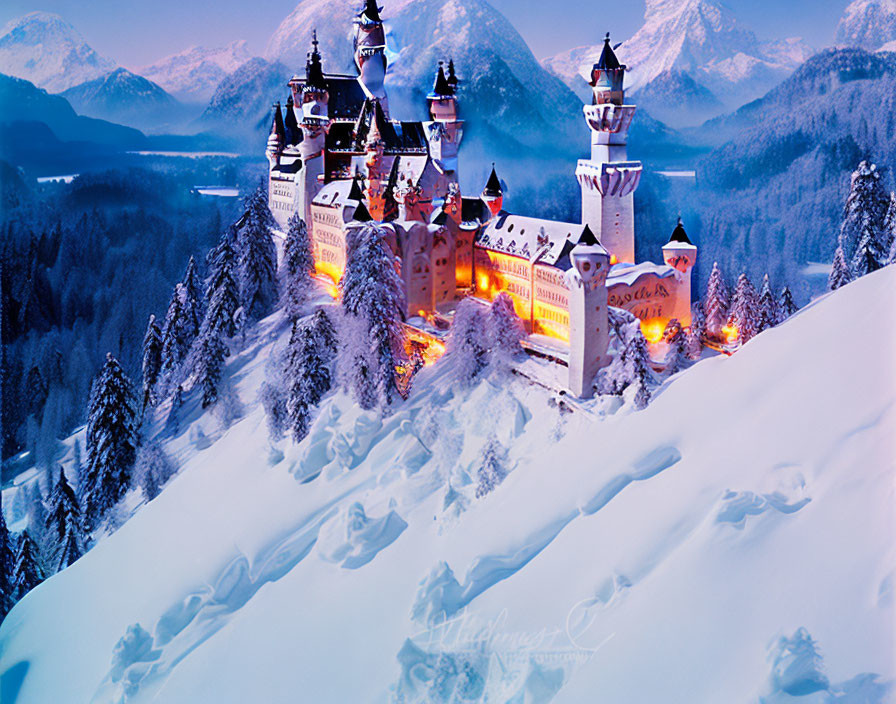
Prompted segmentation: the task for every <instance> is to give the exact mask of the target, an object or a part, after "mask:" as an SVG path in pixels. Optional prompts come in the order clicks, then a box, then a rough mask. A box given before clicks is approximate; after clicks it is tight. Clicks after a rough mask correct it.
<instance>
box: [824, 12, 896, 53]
mask: <svg viewBox="0 0 896 704" xmlns="http://www.w3.org/2000/svg"><path fill="white" fill-rule="evenodd" d="M892 41H896V0H855V1H854V2H851V3H850V4H849V5H848V6H847V8H846V10H845V12H844V13H843V17H842V18H841V19H840V23H839V24H838V25H837V43H838V44H841V45H846V46H858V47H862V48H863V49H868V50H869V51H874V50H875V49H878V48H880V47H882V46H883V45H884V44H886V43H887V42H892Z"/></svg>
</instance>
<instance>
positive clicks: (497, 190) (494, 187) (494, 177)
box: [480, 164, 504, 217]
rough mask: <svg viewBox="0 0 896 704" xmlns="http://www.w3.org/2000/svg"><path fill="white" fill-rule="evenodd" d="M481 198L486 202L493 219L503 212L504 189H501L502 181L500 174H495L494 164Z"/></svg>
mask: <svg viewBox="0 0 896 704" xmlns="http://www.w3.org/2000/svg"><path fill="white" fill-rule="evenodd" d="M480 197H481V198H482V200H483V201H485V204H486V206H488V211H489V212H490V213H491V214H492V217H495V216H496V215H497V214H498V213H500V212H501V208H502V206H503V205H504V189H503V188H502V187H501V181H500V179H498V174H497V173H496V172H495V165H494V164H492V173H491V175H489V177H488V181H486V183H485V188H483V189H482V195H481V196H480Z"/></svg>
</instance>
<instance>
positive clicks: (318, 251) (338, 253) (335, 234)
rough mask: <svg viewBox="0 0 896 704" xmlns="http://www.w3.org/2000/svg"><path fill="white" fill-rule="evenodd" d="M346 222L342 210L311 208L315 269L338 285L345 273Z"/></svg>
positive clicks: (317, 206) (320, 207)
mask: <svg viewBox="0 0 896 704" xmlns="http://www.w3.org/2000/svg"><path fill="white" fill-rule="evenodd" d="M344 227H345V222H344V221H343V218H342V208H341V207H340V208H327V207H324V206H320V205H312V206H311V248H312V252H313V254H314V269H315V271H316V272H317V274H318V275H320V276H325V277H326V278H328V279H329V280H330V281H332V283H333V284H334V285H335V284H338V283H339V280H340V279H341V278H342V272H343V271H345V251H346V247H345V230H344Z"/></svg>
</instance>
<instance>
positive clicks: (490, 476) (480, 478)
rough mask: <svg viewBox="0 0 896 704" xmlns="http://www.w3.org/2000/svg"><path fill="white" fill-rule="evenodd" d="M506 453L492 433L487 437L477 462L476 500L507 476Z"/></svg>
mask: <svg viewBox="0 0 896 704" xmlns="http://www.w3.org/2000/svg"><path fill="white" fill-rule="evenodd" d="M506 459H507V451H506V450H505V449H504V447H503V446H502V445H501V443H500V442H498V438H497V437H496V436H495V434H494V433H492V434H491V435H489V437H488V440H486V442H485V445H484V446H483V448H482V454H481V456H480V460H479V469H478V470H477V472H476V477H477V484H476V498H477V499H481V498H482V497H483V496H485V495H486V494H488V493H489V492H490V491H491V490H492V489H494V488H495V487H496V486H498V484H500V483H501V482H502V481H504V477H506V476H507V467H506V466H505V465H506Z"/></svg>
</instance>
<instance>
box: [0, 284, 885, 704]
mask: <svg viewBox="0 0 896 704" xmlns="http://www.w3.org/2000/svg"><path fill="white" fill-rule="evenodd" d="M894 286H896V267H888V268H887V269H886V270H883V271H880V272H877V273H875V274H872V275H870V276H868V277H865V278H863V279H861V280H859V281H857V282H855V283H852V284H849V285H848V286H846V287H844V288H843V289H841V290H839V291H838V292H836V293H835V294H833V295H830V296H827V297H825V298H823V299H821V300H819V301H817V302H816V303H814V304H812V305H811V306H810V307H808V308H807V309H805V310H803V311H802V312H800V313H799V314H798V315H796V316H795V317H794V318H792V319H791V320H790V321H788V322H786V323H785V324H783V325H782V326H780V327H778V328H775V329H773V330H770V331H767V332H765V333H763V334H761V335H759V336H758V337H757V338H755V339H754V340H752V341H751V342H750V343H749V344H747V345H746V346H745V347H744V348H743V349H742V350H741V351H739V352H738V353H737V354H735V355H734V356H733V357H731V358H723V357H716V358H713V359H709V360H706V361H704V362H701V363H699V364H698V365H696V367H694V368H692V369H691V370H689V371H686V372H684V373H682V374H680V375H679V376H677V377H675V378H674V379H672V380H671V382H670V383H668V384H667V386H666V387H665V388H664V389H663V390H662V392H661V393H660V394H659V395H658V396H657V398H656V399H655V400H654V402H653V403H652V404H651V405H650V406H649V407H648V408H647V409H646V410H645V411H642V412H640V413H628V412H627V411H626V410H625V409H623V410H622V411H619V412H618V413H617V414H615V415H610V416H607V417H604V418H603V419H600V418H598V417H596V416H594V415H591V414H586V413H582V412H576V413H573V414H560V412H559V411H557V410H556V407H553V406H551V405H549V403H548V400H549V399H548V396H547V394H546V392H544V391H543V390H541V389H538V388H535V387H527V386H525V385H523V383H522V382H521V381H520V380H518V379H517V380H515V381H512V382H507V381H506V380H504V379H501V378H499V377H496V376H492V377H491V378H489V379H488V380H486V381H483V382H482V383H481V384H480V385H479V386H478V387H476V388H474V389H473V390H471V391H469V392H462V391H459V390H458V389H457V388H456V384H455V383H454V382H453V380H452V379H451V376H450V372H451V368H450V365H448V364H446V363H440V364H437V365H435V366H434V367H432V368H429V369H428V370H426V371H425V372H423V376H422V377H421V379H420V382H419V384H418V387H417V389H416V391H415V393H414V394H413V396H412V398H411V400H410V401H408V402H407V403H405V404H403V405H402V406H400V407H399V408H398V409H397V411H396V412H395V414H394V415H392V416H390V417H388V418H386V419H385V420H383V421H381V420H379V419H377V418H375V417H374V416H372V415H371V414H368V413H361V412H359V411H358V410H357V409H355V408H353V407H352V406H351V404H350V403H348V402H347V401H346V399H345V398H344V397H342V396H339V395H337V396H332V397H330V398H328V399H327V400H325V402H324V403H323V406H322V408H321V412H320V416H319V418H318V420H317V421H316V423H315V425H314V427H313V428H312V431H311V434H310V436H309V437H308V438H307V439H306V440H305V441H304V442H303V443H301V444H300V445H298V446H293V445H292V444H291V443H289V442H281V443H279V444H278V446H277V447H276V448H272V447H271V446H270V444H269V442H268V441H267V440H266V430H265V427H264V419H263V417H262V413H261V411H260V409H259V408H258V404H257V403H256V401H255V395H256V393H257V390H258V386H259V384H260V381H261V379H262V377H263V368H264V365H265V363H266V360H267V358H268V356H269V355H270V353H271V344H272V341H274V340H280V341H281V342H282V341H283V339H284V335H285V333H286V331H285V329H284V328H283V326H282V325H279V324H278V320H277V318H276V316H275V317H273V318H272V319H269V320H268V321H266V322H265V323H264V324H263V327H262V330H261V332H260V334H259V336H258V339H257V340H254V341H252V342H251V343H250V345H249V347H248V348H247V349H246V350H245V351H244V352H243V353H242V354H241V355H240V356H239V357H237V358H236V359H234V360H232V361H231V363H230V365H229V368H228V369H229V373H230V374H231V376H232V379H233V381H234V383H235V384H236V388H237V390H238V392H239V395H240V397H241V399H242V402H243V404H244V408H245V415H244V417H243V418H242V419H241V420H239V421H238V422H236V423H235V424H233V425H232V426H231V427H229V428H228V429H224V428H223V427H222V425H221V423H220V422H219V421H218V419H217V418H216V417H215V416H214V414H206V415H202V416H198V417H196V418H195V420H194V421H193V422H192V423H188V422H187V421H188V419H184V421H185V422H184V424H183V428H184V431H183V433H182V434H181V435H180V437H177V438H174V439H171V440H170V441H169V442H168V443H167V449H168V451H169V452H170V453H171V454H173V455H174V456H176V458H177V459H178V461H179V462H180V463H182V469H181V472H180V474H179V475H178V476H177V477H176V478H175V479H174V480H173V481H172V482H171V483H170V484H169V485H168V486H167V487H166V488H165V490H164V491H163V493H162V494H161V495H160V496H159V497H158V498H157V499H156V500H155V501H153V502H152V503H150V504H149V505H147V506H146V507H144V508H143V509H141V510H140V511H139V512H138V513H137V514H136V515H135V516H134V517H133V518H132V519H131V520H130V521H129V522H128V523H127V524H125V525H124V526H123V527H122V528H121V529H120V530H119V531H118V532H117V533H115V534H114V535H112V536H111V537H109V538H108V539H105V540H103V541H102V542H101V543H100V544H99V545H98V546H97V547H96V548H95V549H94V550H92V551H91V552H90V553H88V554H87V555H86V556H85V557H84V558H82V559H81V560H80V561H78V562H77V563H76V564H75V565H74V566H73V567H71V568H69V569H67V570H65V571H64V572H62V573H60V574H59V575H57V576H55V577H53V578H52V579H50V580H49V581H48V582H46V583H44V584H43V585H41V586H40V587H38V588H37V589H36V590H34V591H33V592H32V593H30V594H29V595H28V596H27V597H26V598H25V599H24V600H23V601H21V602H20V603H19V604H18V605H17V606H16V607H15V608H14V609H13V611H12V612H11V613H10V615H9V616H8V617H7V619H6V621H5V622H4V623H3V624H2V627H0V677H2V688H3V689H2V692H3V701H4V702H6V701H10V702H13V701H14V702H16V703H17V704H30V703H31V702H35V703H36V702H49V701H78V702H83V701H93V702H111V701H119V698H120V697H121V694H122V692H123V691H127V692H128V695H127V698H126V701H127V702H150V701H154V702H166V703H179V702H185V703H186V702H197V701H214V702H217V703H221V702H247V701H258V702H278V701H296V700H301V701H315V702H348V701H351V702H369V701H388V700H391V699H396V698H399V697H401V698H402V701H420V702H424V701H426V702H432V701H486V700H487V701H489V702H508V701H526V702H546V701H549V700H551V699H552V698H554V699H556V701H563V702H582V701H594V700H595V693H598V692H599V693H600V696H599V700H600V701H608V702H673V701H674V702H684V701H687V702H707V703H716V702H756V701H757V700H760V697H762V699H761V701H765V702H769V703H770V702H775V703H781V702H791V703H793V704H795V703H797V702H799V703H801V704H810V703H811V704H818V702H833V701H834V699H835V697H838V696H840V695H842V694H843V693H847V694H848V695H849V696H843V697H842V698H837V699H836V701H838V702H841V704H843V703H844V702H853V703H854V704H855V702H859V701H861V702H884V701H889V700H891V697H892V695H893V693H894V690H893V688H892V681H893V678H894V677H896V664H894V663H896V648H894V632H893V629H892V624H893V619H894V615H896V614H894V604H893V598H894V580H896V570H894V567H896V553H894V548H893V544H892V540H891V536H892V535H893V531H894V529H896V516H894V509H893V506H894V495H893V491H894V490H893V486H894V482H893V479H894V472H896V467H894V458H896V447H894V428H896V405H894V400H896V383H894V382H896V378H894V372H893V368H892V349H893V347H894V344H896V335H894V332H893V326H892V325H887V324H881V323H882V321H886V320H888V319H889V316H890V313H891V307H892V295H891V294H892V291H893V289H894ZM194 404H195V402H194ZM186 408H192V410H191V412H192V413H193V414H194V415H197V414H198V411H197V410H196V408H195V405H194V406H191V405H190V402H189V401H188V404H187V406H186ZM492 431H494V432H495V433H496V434H497V437H498V439H499V440H500V442H501V443H502V444H503V445H505V446H506V447H509V448H510V451H509V458H508V466H509V467H510V468H511V469H512V471H511V473H510V475H509V476H508V478H507V479H506V480H505V481H504V483H503V484H501V485H500V486H499V487H498V488H497V489H496V490H495V491H494V492H493V493H492V494H489V495H488V496H486V497H485V498H483V499H479V500H477V499H474V498H472V492H471V487H470V486H469V484H468V475H469V474H470V472H471V471H472V470H474V469H475V467H476V458H477V456H478V453H479V451H480V448H481V446H482V445H483V443H484V441H485V438H486V436H487V435H488V434H489V433H490V432H492ZM445 619H447V621H446V620H445ZM134 624H140V628H139V629H138V628H137V627H136V626H134ZM800 629H805V633H806V634H808V635H804V631H802V630H800ZM809 636H811V638H814V639H815V640H816V641H817V644H818V649H819V650H820V653H821V657H817V656H815V654H814V651H813V650H812V648H811V647H809V646H807V640H806V638H808V637H809ZM116 644H118V645H116ZM60 673H65V676H64V677H63V676H60ZM124 683H126V686H125V684H124ZM886 692H889V694H887V693H886ZM800 693H802V694H805V693H812V695H811V696H795V695H797V694H800ZM859 693H862V694H863V696H864V698H860V697H859ZM515 697H518V698H515Z"/></svg>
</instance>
